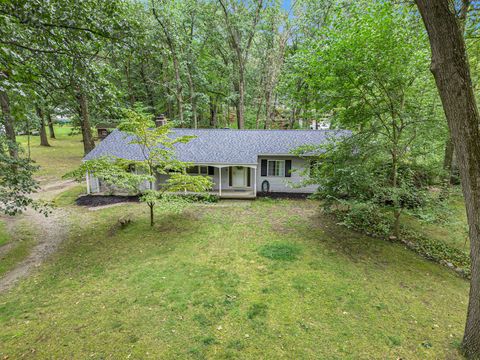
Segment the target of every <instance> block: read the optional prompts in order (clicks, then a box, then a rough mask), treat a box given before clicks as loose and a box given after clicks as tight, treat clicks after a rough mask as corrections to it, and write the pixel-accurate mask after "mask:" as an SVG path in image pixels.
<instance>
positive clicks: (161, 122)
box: [155, 114, 167, 127]
mask: <svg viewBox="0 0 480 360" xmlns="http://www.w3.org/2000/svg"><path fill="white" fill-rule="evenodd" d="M166 124H167V118H166V117H165V115H163V114H160V115H158V116H157V117H156V118H155V126H156V127H160V126H163V125H166Z"/></svg>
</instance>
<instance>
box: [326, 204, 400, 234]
mask: <svg viewBox="0 0 480 360" xmlns="http://www.w3.org/2000/svg"><path fill="white" fill-rule="evenodd" d="M382 210H383V209H382V208H381V207H380V206H378V205H377V204H375V203H371V202H357V201H346V200H342V201H340V202H339V203H338V204H336V205H335V206H333V207H330V211H329V212H330V213H332V214H334V215H335V216H336V217H337V218H338V219H339V220H340V221H341V222H340V224H341V225H344V226H346V227H348V228H350V229H354V230H357V231H361V232H363V233H365V234H368V235H373V236H379V237H383V238H385V237H387V236H388V235H389V234H390V232H391V229H392V221H391V219H389V218H388V217H387V216H386V214H385V212H384V211H382Z"/></svg>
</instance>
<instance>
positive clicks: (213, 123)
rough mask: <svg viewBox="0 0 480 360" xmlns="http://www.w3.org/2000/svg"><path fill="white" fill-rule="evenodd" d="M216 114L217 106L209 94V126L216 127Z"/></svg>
mask: <svg viewBox="0 0 480 360" xmlns="http://www.w3.org/2000/svg"><path fill="white" fill-rule="evenodd" d="M217 114H218V106H217V102H216V99H214V98H213V96H210V127H212V128H216V127H217V122H218V121H217Z"/></svg>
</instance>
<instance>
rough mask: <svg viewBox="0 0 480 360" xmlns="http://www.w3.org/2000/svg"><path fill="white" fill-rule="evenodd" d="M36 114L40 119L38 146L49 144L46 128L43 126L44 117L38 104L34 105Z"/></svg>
mask: <svg viewBox="0 0 480 360" xmlns="http://www.w3.org/2000/svg"><path fill="white" fill-rule="evenodd" d="M35 110H36V111H37V116H38V118H39V119H40V146H50V144H49V143H48V138H47V129H46V128H45V117H44V114H43V110H42V108H41V107H40V106H38V105H35Z"/></svg>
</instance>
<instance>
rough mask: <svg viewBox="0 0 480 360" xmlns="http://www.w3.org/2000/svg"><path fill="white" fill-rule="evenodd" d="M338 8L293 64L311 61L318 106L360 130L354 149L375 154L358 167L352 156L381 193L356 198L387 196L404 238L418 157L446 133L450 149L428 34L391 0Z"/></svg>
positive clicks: (309, 70)
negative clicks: (441, 119) (403, 225)
mask: <svg viewBox="0 0 480 360" xmlns="http://www.w3.org/2000/svg"><path fill="white" fill-rule="evenodd" d="M335 11H336V16H334V17H332V19H333V20H332V21H331V22H327V24H328V26H326V27H325V28H322V29H319V32H318V34H317V36H318V37H320V38H322V39H323V41H322V42H319V43H318V44H317V45H314V44H312V43H310V45H311V46H310V47H309V49H304V50H303V51H301V52H299V53H298V54H296V55H295V57H294V58H293V59H292V61H295V62H301V63H303V64H307V66H305V65H303V66H302V68H303V69H304V70H303V71H306V72H307V76H308V75H309V74H315V76H312V75H310V76H308V80H307V83H308V87H309V89H310V91H314V92H315V93H316V94H317V96H316V98H315V103H316V104H315V107H316V108H317V109H318V110H320V111H321V112H323V113H324V114H328V115H329V116H330V120H331V122H332V124H333V125H334V126H338V127H340V128H346V129H351V130H352V131H353V132H354V134H355V139H356V141H357V145H356V146H357V149H356V150H355V149H352V148H351V149H350V151H354V150H355V152H363V153H364V154H368V155H369V156H368V157H364V158H363V159H362V161H364V162H363V163H357V164H355V161H353V160H355V159H358V157H352V161H353V163H352V166H354V167H355V168H356V170H361V171H363V172H370V171H371V172H372V174H374V176H369V177H367V178H369V179H371V180H372V181H373V183H371V184H370V185H371V188H370V190H375V189H376V192H375V194H373V193H371V192H369V191H368V192H365V193H363V194H361V195H360V194H358V193H356V192H352V193H351V196H352V197H357V196H361V197H363V200H366V199H365V198H364V197H365V196H368V197H370V198H371V199H375V201H378V199H379V198H380V197H381V198H382V199H383V200H382V201H383V202H384V203H385V204H388V205H389V206H391V208H392V212H393V217H394V234H395V236H397V237H398V236H399V232H400V216H401V213H402V210H403V209H404V207H405V205H406V204H407V203H408V202H406V201H405V198H406V197H409V196H410V195H409V194H412V193H414V192H415V189H414V188H413V187H412V186H411V180H410V179H409V178H410V177H411V176H413V175H412V174H410V173H411V172H412V168H413V166H414V165H415V162H416V160H418V159H420V157H419V156H418V155H419V153H420V152H422V151H423V152H426V153H428V150H427V149H430V150H431V151H430V153H435V144H438V138H440V141H441V142H440V146H442V144H443V141H442V140H443V139H445V137H446V131H445V130H446V129H445V127H444V126H443V124H442V123H441V122H438V121H437V119H438V117H439V116H440V117H441V113H439V112H438V110H437V108H436V107H435V103H436V102H437V95H436V94H435V93H434V92H433V91H432V88H433V83H432V81H431V77H430V75H429V73H428V68H427V64H428V53H427V52H426V46H425V44H426V38H425V36H424V33H423V32H422V31H421V30H420V29H419V26H418V18H417V17H416V15H415V14H413V13H411V12H409V11H408V9H407V8H405V7H402V6H398V5H395V4H393V3H391V2H381V3H374V4H371V5H370V6H369V7H368V8H367V7H365V6H364V4H363V3H360V4H358V5H357V4H350V5H349V6H348V7H343V6H340V7H338V8H336V9H335ZM312 40H313V41H316V40H315V39H312ZM435 137H436V138H437V139H435ZM427 139H428V140H429V142H427V141H425V140H427ZM343 154H344V155H348V154H349V153H348V151H346V152H345V151H344V152H343ZM350 154H352V153H350ZM344 160H347V158H344ZM349 165H350V163H349V161H345V162H344V163H343V164H342V165H340V166H341V167H343V168H344V169H343V172H344V173H345V174H349V173H350V172H351V171H353V169H352V168H349ZM358 165H361V166H360V167H359V166H358ZM356 170H355V171H353V173H352V174H354V173H355V172H356ZM357 175H358V174H357ZM364 175H365V174H364ZM352 177H353V176H352ZM352 177H350V180H353V181H354V179H352ZM354 182H355V181H354ZM322 183H323V182H322ZM338 190H340V189H338ZM357 190H360V189H357Z"/></svg>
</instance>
